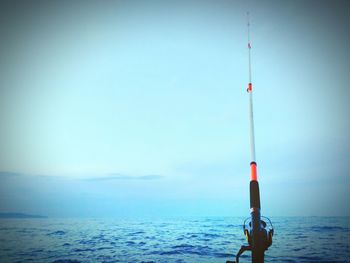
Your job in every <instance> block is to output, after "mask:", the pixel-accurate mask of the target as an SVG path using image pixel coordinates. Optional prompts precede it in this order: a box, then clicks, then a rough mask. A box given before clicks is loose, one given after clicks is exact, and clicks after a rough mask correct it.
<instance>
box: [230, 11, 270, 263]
mask: <svg viewBox="0 0 350 263" xmlns="http://www.w3.org/2000/svg"><path fill="white" fill-rule="evenodd" d="M247 28H248V64H249V66H248V70H249V83H248V88H247V92H248V95H249V128H250V129H249V130H250V159H251V162H250V189H249V192H250V217H248V218H247V219H246V220H244V223H243V232H244V235H245V236H246V239H247V242H248V245H243V246H241V248H240V250H239V251H238V253H237V255H236V261H226V263H234V262H236V263H239V257H240V256H241V255H242V254H243V253H244V252H245V251H251V254H252V263H263V262H264V257H265V251H266V250H267V249H268V248H269V247H270V246H271V245H272V236H273V233H274V229H273V225H272V223H271V220H270V219H269V218H267V217H263V216H261V213H260V209H261V206H260V192H259V182H258V176H257V164H256V159H255V139H254V118H253V84H252V70H251V48H252V47H251V44H250V19H249V13H247ZM263 219H264V220H265V221H264V220H263ZM266 222H268V224H267V223H266Z"/></svg>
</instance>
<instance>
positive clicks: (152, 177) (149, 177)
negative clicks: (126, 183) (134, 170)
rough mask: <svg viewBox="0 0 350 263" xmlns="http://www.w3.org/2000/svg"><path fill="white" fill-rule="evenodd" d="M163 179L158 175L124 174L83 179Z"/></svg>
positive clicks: (85, 179)
mask: <svg viewBox="0 0 350 263" xmlns="http://www.w3.org/2000/svg"><path fill="white" fill-rule="evenodd" d="M162 178H164V176H163V175H159V174H147V175H126V174H119V173H117V174H110V175H105V176H101V177H90V178H84V179H83V180H84V181H114V180H159V179H162Z"/></svg>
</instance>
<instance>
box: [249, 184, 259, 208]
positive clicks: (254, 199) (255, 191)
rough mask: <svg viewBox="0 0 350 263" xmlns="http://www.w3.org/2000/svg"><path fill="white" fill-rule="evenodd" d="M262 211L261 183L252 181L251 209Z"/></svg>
mask: <svg viewBox="0 0 350 263" xmlns="http://www.w3.org/2000/svg"><path fill="white" fill-rule="evenodd" d="M253 207H255V208H259V209H260V193H259V183H258V182H257V181H250V208H253Z"/></svg>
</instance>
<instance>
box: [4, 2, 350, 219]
mask: <svg viewBox="0 0 350 263" xmlns="http://www.w3.org/2000/svg"><path fill="white" fill-rule="evenodd" d="M0 10H1V11H0V14H1V15H0V17H1V23H0V34H1V42H0V125H1V129H0V212H25V213H31V214H42V215H47V216H50V217H129V216H131V217H148V216H156V217H161V216H243V215H247V216H248V215H249V163H250V159H249V158H250V154H249V149H250V148H249V123H248V95H247V92H246V88H247V83H248V50H247V26H246V24H247V20H246V12H247V11H249V12H250V14H251V15H250V16H251V45H252V50H251V51H252V74H253V76H252V82H253V87H254V95H253V96H254V118H255V140H256V160H257V163H258V180H259V183H260V193H261V205H262V214H263V215H266V216H350V206H349V205H348V194H349V190H350V188H349V186H350V174H349V171H348V167H347V166H348V165H347V164H348V163H349V161H350V151H349V150H350V147H349V146H350V144H349V143H350V135H349V127H350V118H349V112H350V106H349V103H348V99H349V98H350V90H349V87H348V83H349V81H350V74H349V73H350V72H349V69H350V52H348V47H349V46H350V36H349V34H348V32H349V26H350V17H349V16H348V13H349V11H350V8H349V5H348V4H347V2H346V1H339V0H337V1H330V0H329V1H311V0H310V1H289V0H287V1H156V0H151V1H104V2H98V1H96V2H94V1H91V2H89V1H88V2H84V3H83V2H79V1H77V2H69V1H57V2H51V1H50V2H45V1H32V2H31V1H27V2H21V3H5V2H3V3H1V8H0Z"/></svg>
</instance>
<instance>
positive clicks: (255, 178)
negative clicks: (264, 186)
mask: <svg viewBox="0 0 350 263" xmlns="http://www.w3.org/2000/svg"><path fill="white" fill-rule="evenodd" d="M250 181H258V175H257V172H256V163H251V164H250Z"/></svg>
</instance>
